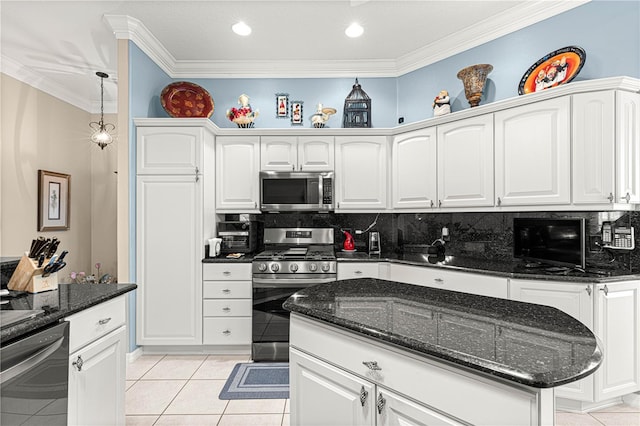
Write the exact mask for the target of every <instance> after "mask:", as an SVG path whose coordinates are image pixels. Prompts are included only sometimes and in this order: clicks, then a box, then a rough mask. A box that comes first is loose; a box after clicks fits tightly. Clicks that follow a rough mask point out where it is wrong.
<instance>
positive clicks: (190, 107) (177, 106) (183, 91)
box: [160, 81, 213, 118]
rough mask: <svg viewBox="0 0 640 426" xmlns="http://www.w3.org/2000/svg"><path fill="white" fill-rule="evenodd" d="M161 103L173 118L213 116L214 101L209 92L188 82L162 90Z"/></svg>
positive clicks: (170, 85) (179, 82) (173, 84)
mask: <svg viewBox="0 0 640 426" xmlns="http://www.w3.org/2000/svg"><path fill="white" fill-rule="evenodd" d="M160 102H161V103H162V108H164V110H165V111H167V113H168V114H169V115H170V116H172V117H189V118H193V117H204V118H209V117H211V114H213V99H211V95H210V94H209V92H207V91H206V90H204V89H203V88H202V87H200V86H198V85H197V84H194V83H189V82H187V81H177V82H175V83H171V84H169V85H168V86H167V87H165V88H164V89H162V94H161V95H160Z"/></svg>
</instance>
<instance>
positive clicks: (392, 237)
mask: <svg viewBox="0 0 640 426" xmlns="http://www.w3.org/2000/svg"><path fill="white" fill-rule="evenodd" d="M261 217H262V219H263V220H264V226H265V227H332V228H334V229H335V241H336V249H338V250H339V249H340V248H341V247H342V241H343V240H344V238H343V235H342V233H341V232H340V229H347V230H350V231H355V230H365V229H367V228H368V227H369V225H371V224H372V223H373V222H374V221H376V218H377V223H376V225H375V226H374V227H373V228H372V229H371V230H373V231H378V232H380V239H381V243H382V251H383V252H387V253H388V252H394V251H405V250H411V249H417V250H420V249H421V247H420V246H425V245H428V244H431V243H433V242H434V241H435V240H436V239H438V238H440V236H441V230H442V228H443V227H445V226H446V227H447V228H449V234H450V241H449V242H447V243H446V254H448V255H454V256H462V257H471V258H478V259H490V260H498V261H511V260H512V259H513V218H515V217H551V218H555V217H557V218H565V217H574V218H575V217H578V218H585V219H586V223H587V236H592V235H599V233H600V228H601V226H602V222H604V221H612V222H615V221H617V223H618V224H619V225H626V226H628V225H629V224H630V225H631V226H633V227H634V228H635V229H636V235H635V238H636V242H635V244H636V247H638V248H636V249H635V250H633V251H632V252H628V251H619V252H618V251H616V252H615V253H612V254H610V252H612V251H607V252H605V251H590V250H589V247H588V246H587V262H588V263H590V264H594V265H599V266H601V265H609V264H612V266H615V267H616V269H617V268H624V269H627V270H629V271H630V272H634V273H635V272H639V271H640V212H622V211H616V212H523V213H517V212H512V213H381V214H379V215H377V214H376V213H367V214H339V213H279V214H264V215H261ZM352 235H353V236H354V238H355V241H356V248H357V249H358V250H359V251H366V250H367V236H366V235H356V234H355V232H353V233H352ZM587 244H588V238H587ZM612 255H615V260H614V261H613V262H611V256H612Z"/></svg>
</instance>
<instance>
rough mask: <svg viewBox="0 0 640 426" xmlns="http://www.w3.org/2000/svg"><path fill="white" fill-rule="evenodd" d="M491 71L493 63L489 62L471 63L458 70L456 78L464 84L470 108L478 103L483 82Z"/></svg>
mask: <svg viewBox="0 0 640 426" xmlns="http://www.w3.org/2000/svg"><path fill="white" fill-rule="evenodd" d="M491 71H493V65H490V64H477V65H471V66H469V67H466V68H463V69H461V70H460V71H458V78H459V79H460V80H462V83H463V84H464V95H465V96H466V97H467V100H468V101H469V105H471V108H473V107H476V106H478V105H479V104H480V98H481V97H482V90H483V89H484V83H485V82H486V81H487V75H489V73H490V72H491Z"/></svg>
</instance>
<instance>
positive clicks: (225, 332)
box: [222, 330, 231, 336]
mask: <svg viewBox="0 0 640 426" xmlns="http://www.w3.org/2000/svg"><path fill="white" fill-rule="evenodd" d="M222 334H224V335H225V336H229V335H230V334H231V332H230V331H229V330H225V331H223V332H222Z"/></svg>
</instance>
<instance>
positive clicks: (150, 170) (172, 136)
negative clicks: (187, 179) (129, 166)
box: [136, 127, 204, 175]
mask: <svg viewBox="0 0 640 426" xmlns="http://www.w3.org/2000/svg"><path fill="white" fill-rule="evenodd" d="M203 140H204V130H203V129H202V128H198V127H138V128H137V129H136V143H137V147H136V153H137V156H136V163H137V170H136V173H137V174H139V175H140V174H155V175H166V174H191V175H193V174H195V173H196V168H197V169H198V170H199V171H200V170H202V166H201V163H200V161H201V149H202V141H203Z"/></svg>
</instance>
